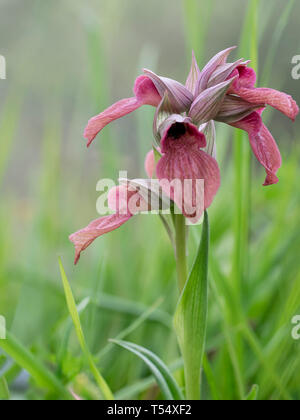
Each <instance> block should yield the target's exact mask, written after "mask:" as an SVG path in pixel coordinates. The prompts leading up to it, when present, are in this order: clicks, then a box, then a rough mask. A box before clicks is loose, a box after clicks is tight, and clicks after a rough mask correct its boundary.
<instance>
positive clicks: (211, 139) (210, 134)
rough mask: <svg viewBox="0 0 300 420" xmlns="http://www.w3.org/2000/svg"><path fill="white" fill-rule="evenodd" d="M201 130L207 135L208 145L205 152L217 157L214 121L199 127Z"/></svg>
mask: <svg viewBox="0 0 300 420" xmlns="http://www.w3.org/2000/svg"><path fill="white" fill-rule="evenodd" d="M199 131H201V133H203V134H204V135H205V138H206V147H205V148H204V149H203V152H205V153H207V154H208V155H210V156H212V157H213V158H214V159H217V142H216V137H217V136H216V127H215V123H214V121H212V120H211V121H208V122H207V123H205V124H202V125H201V126H200V127H199Z"/></svg>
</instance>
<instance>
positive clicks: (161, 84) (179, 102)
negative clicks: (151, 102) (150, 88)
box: [144, 69, 194, 114]
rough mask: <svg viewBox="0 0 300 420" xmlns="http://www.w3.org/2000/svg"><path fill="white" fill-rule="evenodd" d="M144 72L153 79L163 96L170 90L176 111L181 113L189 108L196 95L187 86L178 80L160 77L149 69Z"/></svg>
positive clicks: (169, 94) (174, 110) (170, 97)
mask: <svg viewBox="0 0 300 420" xmlns="http://www.w3.org/2000/svg"><path fill="white" fill-rule="evenodd" d="M144 73H145V75H146V76H148V77H149V78H150V79H151V80H152V82H153V83H154V85H155V87H156V89H157V91H158V92H159V94H160V96H161V97H162V98H163V96H164V95H165V93H166V92H168V97H169V100H170V102H171V104H172V107H173V112H174V113H179V114H180V113H181V112H185V111H188V110H189V108H190V106H191V103H192V102H193V99H194V97H193V94H192V93H191V92H190V91H189V90H188V89H187V88H186V87H185V86H183V85H182V84H181V83H179V82H177V81H176V80H173V79H168V78H167V77H160V76H158V75H157V74H155V73H153V72H152V71H150V70H147V69H145V70H144Z"/></svg>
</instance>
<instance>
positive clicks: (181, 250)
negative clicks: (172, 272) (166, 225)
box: [174, 214, 188, 293]
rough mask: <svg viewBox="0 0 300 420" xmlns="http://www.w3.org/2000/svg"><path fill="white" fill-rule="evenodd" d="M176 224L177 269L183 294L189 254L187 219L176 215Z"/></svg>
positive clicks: (179, 285) (180, 289)
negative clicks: (187, 249) (187, 247)
mask: <svg viewBox="0 0 300 420" xmlns="http://www.w3.org/2000/svg"><path fill="white" fill-rule="evenodd" d="M174 224H175V232H176V239H175V248H176V249H175V252H176V268H177V277H178V287H179V291H180V293H182V291H183V289H184V286H185V283H186V281H187V275H188V270H187V252H186V224H185V217H184V216H183V215H182V214H176V215H174Z"/></svg>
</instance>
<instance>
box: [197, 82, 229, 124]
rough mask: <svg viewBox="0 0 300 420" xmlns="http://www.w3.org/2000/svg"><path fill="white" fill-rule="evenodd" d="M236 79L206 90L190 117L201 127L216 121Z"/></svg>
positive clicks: (201, 94)
mask: <svg viewBox="0 0 300 420" xmlns="http://www.w3.org/2000/svg"><path fill="white" fill-rule="evenodd" d="M233 81H234V79H230V80H226V81H225V82H223V83H219V84H218V85H216V86H213V87H211V88H208V89H205V90H204V91H203V92H202V93H200V95H198V97H197V98H196V99H195V101H194V102H193V104H192V106H191V109H190V112H189V117H191V118H192V121H193V122H194V123H195V124H197V125H199V124H204V123H206V122H208V121H210V120H213V119H215V117H216V116H217V115H218V112H219V110H220V108H221V106H222V103H223V101H224V99H225V96H226V94H227V92H228V89H229V88H230V85H231V83H232V82H233Z"/></svg>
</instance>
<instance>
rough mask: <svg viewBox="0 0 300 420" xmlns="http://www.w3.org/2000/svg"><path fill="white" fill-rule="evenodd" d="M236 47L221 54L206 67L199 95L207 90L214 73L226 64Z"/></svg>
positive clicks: (202, 74) (198, 91) (203, 71)
mask: <svg viewBox="0 0 300 420" xmlns="http://www.w3.org/2000/svg"><path fill="white" fill-rule="evenodd" d="M235 48H236V47H231V48H227V49H226V50H224V51H221V52H219V53H218V54H217V55H215V56H214V57H213V58H212V59H211V60H210V61H209V62H208V63H207V64H206V66H205V67H204V69H203V70H202V71H201V74H200V78H199V82H198V87H197V92H196V93H197V94H199V93H201V92H202V91H203V90H204V89H206V88H207V84H208V81H209V79H210V78H211V76H212V74H213V73H214V71H215V70H216V69H217V67H219V66H221V65H222V64H225V63H226V60H227V57H228V56H229V54H230V53H231V51H233V50H234V49H235Z"/></svg>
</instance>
